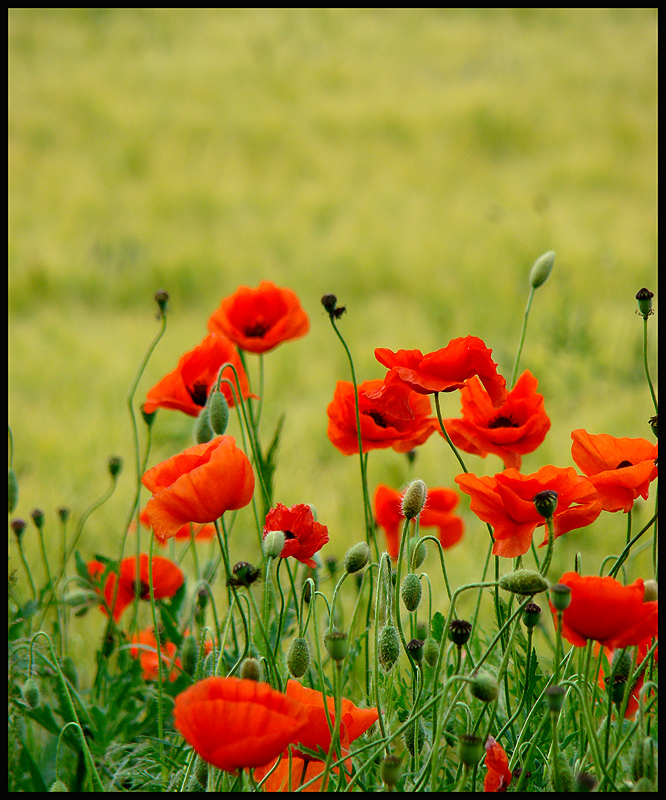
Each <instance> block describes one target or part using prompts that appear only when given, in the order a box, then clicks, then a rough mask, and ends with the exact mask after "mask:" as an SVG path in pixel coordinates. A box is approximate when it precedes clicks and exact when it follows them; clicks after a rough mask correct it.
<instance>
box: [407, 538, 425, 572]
mask: <svg viewBox="0 0 666 800" xmlns="http://www.w3.org/2000/svg"><path fill="white" fill-rule="evenodd" d="M409 557H410V558H411V560H412V569H418V568H419V567H420V566H421V564H423V561H424V560H425V557H426V545H425V542H424V541H422V540H421V539H418V540H417V539H416V538H414V539H410V540H409Z"/></svg>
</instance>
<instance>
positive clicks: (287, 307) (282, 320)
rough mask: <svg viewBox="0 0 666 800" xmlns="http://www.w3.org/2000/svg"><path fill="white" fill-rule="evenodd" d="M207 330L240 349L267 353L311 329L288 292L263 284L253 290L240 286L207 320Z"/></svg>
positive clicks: (295, 299)
mask: <svg viewBox="0 0 666 800" xmlns="http://www.w3.org/2000/svg"><path fill="white" fill-rule="evenodd" d="M208 330H209V331H212V332H213V333H216V332H218V331H219V332H221V333H223V334H224V335H225V336H227V337H228V338H229V339H231V341H232V342H234V344H237V345H238V347H240V348H241V349H242V350H247V351H249V352H250V353H266V352H268V351H269V350H272V349H273V348H274V347H277V346H278V345H279V344H282V342H286V341H289V340H290V339H298V338H300V337H301V336H305V334H306V333H307V332H308V331H309V330H310V320H309V319H308V316H307V314H306V313H305V311H303V308H302V307H301V304H300V302H299V299H298V297H297V296H296V294H295V293H294V292H292V290H291V289H280V288H278V287H277V286H276V285H275V284H274V283H271V282H270V281H262V282H261V283H260V284H259V286H258V287H257V288H256V289H250V288H248V287H247V286H241V287H240V288H239V289H237V290H236V292H235V293H234V294H232V295H231V296H230V297H225V299H224V300H223V301H222V303H221V305H220V307H219V308H218V309H217V311H215V312H214V313H213V314H212V315H211V317H210V319H209V320H208Z"/></svg>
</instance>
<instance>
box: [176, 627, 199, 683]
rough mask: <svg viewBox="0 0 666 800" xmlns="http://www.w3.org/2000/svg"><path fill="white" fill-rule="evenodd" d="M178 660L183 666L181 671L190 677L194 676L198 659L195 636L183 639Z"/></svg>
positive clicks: (197, 646)
mask: <svg viewBox="0 0 666 800" xmlns="http://www.w3.org/2000/svg"><path fill="white" fill-rule="evenodd" d="M180 659H181V661H182V664H183V670H184V671H185V672H186V673H187V674H188V675H190V676H192V675H194V673H195V671H196V668H197V661H198V659H199V645H198V644H197V639H196V636H194V635H193V634H190V635H189V636H186V637H185V638H184V639H183V646H182V648H181V651H180Z"/></svg>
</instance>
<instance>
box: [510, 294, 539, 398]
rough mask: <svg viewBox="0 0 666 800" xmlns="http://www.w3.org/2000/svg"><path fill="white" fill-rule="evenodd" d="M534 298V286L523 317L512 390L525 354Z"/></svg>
mask: <svg viewBox="0 0 666 800" xmlns="http://www.w3.org/2000/svg"><path fill="white" fill-rule="evenodd" d="M533 297H534V286H532V287H531V289H530V296H529V297H528V298H527V306H526V307H525V315H524V317H523V329H522V331H521V332H520V342H519V344H518V352H517V353H516V363H515V364H514V366H513V375H512V376H511V388H512V389H513V387H514V385H515V383H516V375H517V374H518V364H520V356H521V354H522V352H523V344H524V342H525V331H526V330H527V318H528V316H529V314H530V307H531V305H532V298H533Z"/></svg>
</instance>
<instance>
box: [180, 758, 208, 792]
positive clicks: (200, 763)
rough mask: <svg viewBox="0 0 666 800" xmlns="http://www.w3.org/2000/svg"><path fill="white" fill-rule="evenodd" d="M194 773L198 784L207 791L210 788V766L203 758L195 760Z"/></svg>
mask: <svg viewBox="0 0 666 800" xmlns="http://www.w3.org/2000/svg"><path fill="white" fill-rule="evenodd" d="M192 771H193V773H194V778H195V780H196V782H197V784H198V785H199V786H200V787H201V788H202V789H205V788H206V787H207V786H208V764H207V762H206V761H204V760H203V758H201V756H197V757H196V758H195V759H194V769H193V770H192ZM174 791H175V790H174Z"/></svg>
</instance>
